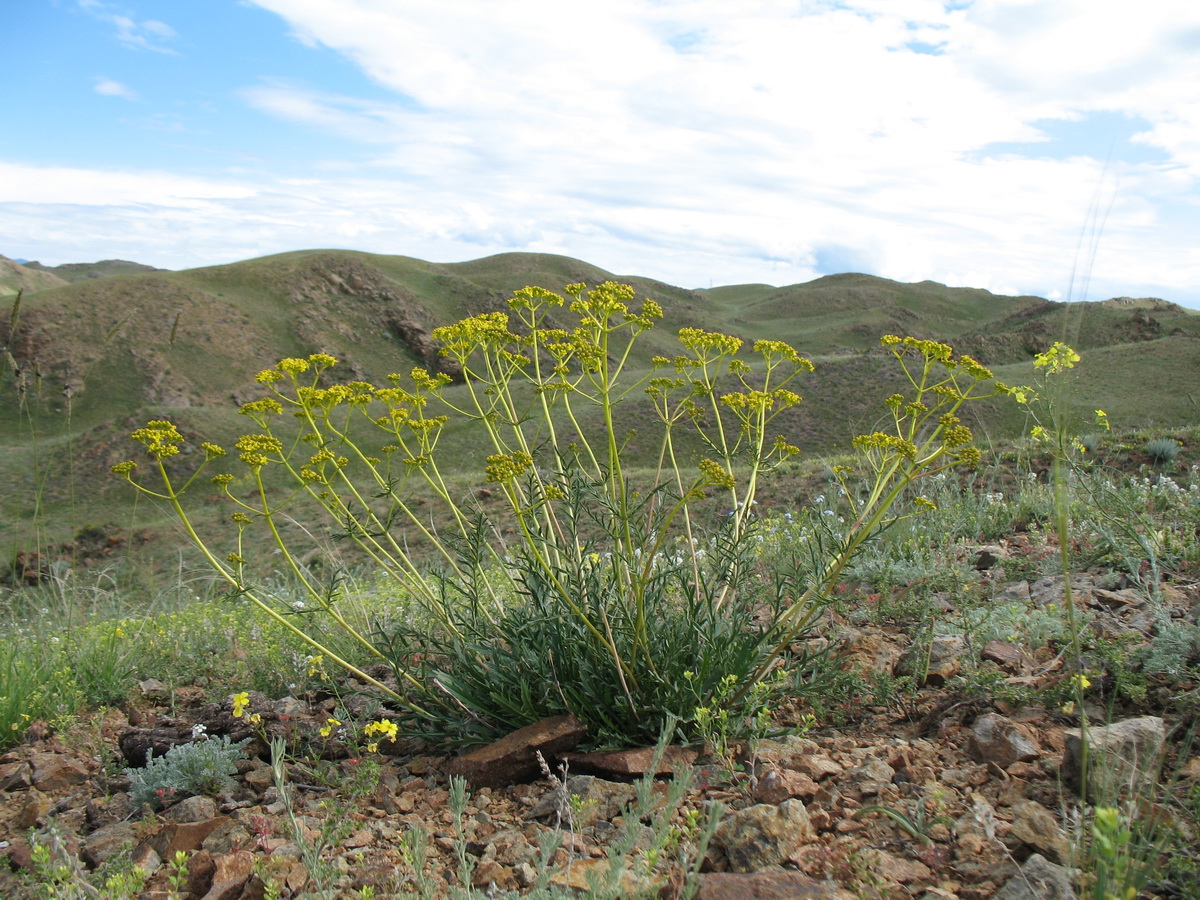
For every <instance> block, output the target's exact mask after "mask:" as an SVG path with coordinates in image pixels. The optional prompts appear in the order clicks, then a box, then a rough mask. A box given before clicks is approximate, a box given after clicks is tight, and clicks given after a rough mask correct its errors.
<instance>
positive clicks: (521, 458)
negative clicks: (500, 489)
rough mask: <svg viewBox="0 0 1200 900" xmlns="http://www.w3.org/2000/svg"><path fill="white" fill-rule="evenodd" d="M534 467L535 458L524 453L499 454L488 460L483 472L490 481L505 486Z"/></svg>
mask: <svg viewBox="0 0 1200 900" xmlns="http://www.w3.org/2000/svg"><path fill="white" fill-rule="evenodd" d="M532 465H533V457H532V456H530V455H529V454H528V453H525V452H524V451H518V452H516V453H511V454H506V453H497V454H496V455H494V456H489V457H488V458H487V465H486V466H484V468H483V472H484V476H485V477H486V478H487V480H488V481H490V482H496V483H498V484H504V483H506V482H509V481H512V480H513V479H514V478H516V477H518V476H519V475H521V474H522V473H523V472H525V471H526V470H527V469H528V468H529V467H530V466H532Z"/></svg>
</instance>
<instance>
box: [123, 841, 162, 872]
mask: <svg viewBox="0 0 1200 900" xmlns="http://www.w3.org/2000/svg"><path fill="white" fill-rule="evenodd" d="M129 861H130V862H131V863H132V864H133V865H134V866H135V867H136V868H139V869H141V870H142V871H143V872H145V873H146V874H147V875H153V874H154V873H155V872H157V871H158V868H159V866H161V865H162V862H163V861H162V857H160V856H159V855H158V854H157V853H155V852H154V848H153V847H151V846H150V845H149V844H138V845H137V846H136V847H134V848H133V851H132V852H131V853H130V854H129Z"/></svg>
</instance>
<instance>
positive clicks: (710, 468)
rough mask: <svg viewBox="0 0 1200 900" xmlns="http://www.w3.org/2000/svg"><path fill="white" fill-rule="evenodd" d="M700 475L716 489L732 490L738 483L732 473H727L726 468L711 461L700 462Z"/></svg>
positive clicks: (703, 460)
mask: <svg viewBox="0 0 1200 900" xmlns="http://www.w3.org/2000/svg"><path fill="white" fill-rule="evenodd" d="M700 474H702V475H703V476H704V478H705V480H706V481H707V483H708V484H711V485H715V486H716V487H722V488H732V487H733V486H734V485H735V484H736V483H737V481H736V479H734V477H733V475H732V473H730V472H727V471H725V467H724V466H722V465H721V464H720V463H719V462H715V461H713V460H711V459H702V460H700Z"/></svg>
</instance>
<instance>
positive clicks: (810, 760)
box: [787, 753, 844, 781]
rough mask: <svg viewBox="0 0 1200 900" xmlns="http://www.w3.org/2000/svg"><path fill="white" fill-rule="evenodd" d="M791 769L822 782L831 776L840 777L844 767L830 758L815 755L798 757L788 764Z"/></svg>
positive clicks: (818, 754)
mask: <svg viewBox="0 0 1200 900" xmlns="http://www.w3.org/2000/svg"><path fill="white" fill-rule="evenodd" d="M787 767H788V768H789V769H795V770H796V771H797V772H799V773H801V774H802V775H807V776H808V777H809V778H811V779H812V780H813V781H820V780H821V779H822V778H827V777H828V776H830V775H840V774H841V773H842V770H843V768H844V767H843V766H842V765H841V764H840V763H837V762H834V761H833V760H832V759H830V758H829V757H828V756H825V755H823V754H820V753H814V754H813V755H811V756H797V757H795V758H794V759H792V760H790V761H789V762H788V763H787Z"/></svg>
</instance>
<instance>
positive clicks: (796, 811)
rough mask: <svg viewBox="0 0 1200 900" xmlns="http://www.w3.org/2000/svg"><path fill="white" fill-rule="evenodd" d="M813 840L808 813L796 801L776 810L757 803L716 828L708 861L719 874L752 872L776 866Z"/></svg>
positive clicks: (814, 837)
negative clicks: (709, 860) (721, 872)
mask: <svg viewBox="0 0 1200 900" xmlns="http://www.w3.org/2000/svg"><path fill="white" fill-rule="evenodd" d="M815 839H816V830H815V829H814V828H813V825H812V822H811V821H810V820H809V818H808V810H807V809H805V806H804V804H803V803H801V802H800V801H799V800H785V801H783V803H781V804H779V805H778V806H773V805H770V804H766V803H760V804H757V805H755V806H750V807H747V808H746V809H742V810H738V811H737V812H735V813H734V814H733V815H731V816H730V817H729V818H727V819H725V820H724V821H723V822H721V824H720V825H718V826H717V830H716V831H715V832H714V834H713V837H712V844H711V847H710V857H711V860H712V863H713V867H714V868H715V869H717V870H718V871H731V872H754V871H757V870H758V869H765V868H766V867H768V866H774V865H778V864H779V863H781V862H783V861H784V860H785V859H787V858H788V857H789V856H791V855H792V853H794V852H795V851H796V850H797V848H799V847H800V845H801V844H805V843H807V842H809V841H812V840H815Z"/></svg>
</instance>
